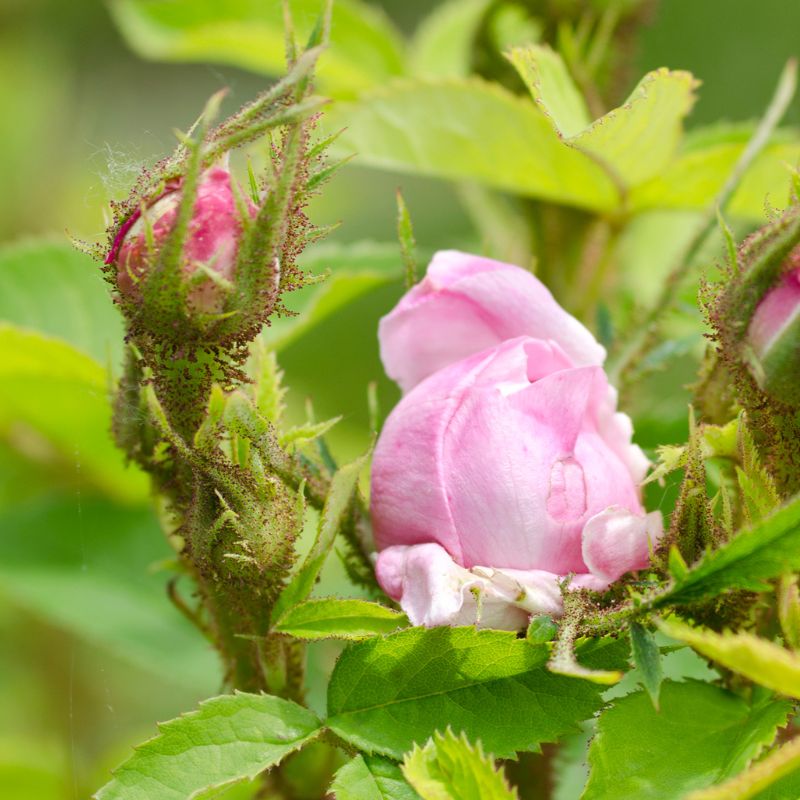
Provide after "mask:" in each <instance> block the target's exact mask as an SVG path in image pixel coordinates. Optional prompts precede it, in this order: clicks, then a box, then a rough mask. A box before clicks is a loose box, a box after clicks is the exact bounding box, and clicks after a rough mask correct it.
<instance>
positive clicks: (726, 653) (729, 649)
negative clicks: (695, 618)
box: [659, 620, 800, 699]
mask: <svg viewBox="0 0 800 800" xmlns="http://www.w3.org/2000/svg"><path fill="white" fill-rule="evenodd" d="M659 628H660V629H661V631H662V632H663V633H666V634H667V636H671V637H672V638H673V639H678V640H679V641H681V642H686V644H689V645H691V646H692V647H693V648H694V649H695V650H697V651H698V652H699V653H702V654H703V655H704V656H706V657H707V658H710V659H713V660H714V661H716V662H718V663H719V664H722V666H723V667H727V668H728V669H731V670H733V671H734V672H738V673H739V674H740V675H744V676H745V677H746V678H749V679H750V680H751V681H755V682H756V683H760V684H761V685H762V686H766V687H768V688H769V689H773V690H774V691H776V692H780V693H781V694H785V695H788V696H789V697H794V698H796V699H798V698H800V656H798V655H797V654H796V653H793V652H791V651H789V650H786V649H785V648H783V647H780V646H779V645H777V644H774V643H773V642H770V641H768V640H767V639H762V638H761V637H759V636H754V635H753V634H751V633H730V632H729V633H716V632H714V631H710V630H706V629H703V628H692V627H691V626H689V625H685V624H683V623H680V622H678V621H677V620H668V621H663V622H661V623H659Z"/></svg>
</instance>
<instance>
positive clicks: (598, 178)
mask: <svg viewBox="0 0 800 800" xmlns="http://www.w3.org/2000/svg"><path fill="white" fill-rule="evenodd" d="M325 117H326V118H325V120H324V124H325V125H326V126H327V127H328V128H329V129H330V130H332V131H336V130H340V129H341V128H344V127H346V130H345V131H344V133H343V134H342V136H341V138H340V139H339V140H338V142H337V143H336V148H337V152H340V151H341V152H343V153H358V162H359V163H367V164H370V165H372V166H378V167H384V168H387V169H393V170H398V171H402V172H416V173H422V174H427V175H435V176H438V177H442V178H454V179H470V180H476V181H480V182H482V183H485V184H487V185H489V186H494V187H496V188H499V189H506V190H508V191H511V192H515V193H517V194H524V195H530V196H533V197H541V198H543V199H547V200H553V201H555V202H561V203H566V204H569V205H575V206H580V207H583V208H588V209H593V210H610V209H613V208H615V207H616V205H617V202H618V194H617V192H616V190H615V189H614V184H613V182H612V181H611V179H610V178H609V177H608V176H607V174H606V173H605V172H604V171H603V169H602V168H601V167H600V166H598V165H597V164H596V163H595V162H594V161H593V160H592V159H591V158H589V157H588V156H586V155H584V154H583V153H580V152H578V151H577V150H575V149H574V148H571V147H567V146H565V145H564V143H563V142H562V141H561V140H560V139H559V137H558V135H557V134H556V132H555V131H554V130H553V128H552V126H551V125H550V123H549V122H548V120H547V118H546V117H545V116H544V115H543V114H541V113H540V112H539V111H538V109H537V108H536V107H535V106H534V105H533V104H532V103H531V101H530V99H526V98H522V97H517V96H516V95H513V94H511V93H510V92H508V91H506V90H505V89H502V88H501V87H500V86H498V85H497V84H491V83H486V82H484V81H481V80H479V79H477V78H472V79H461V80H456V79H450V80H418V81H398V82H395V83H392V84H391V85H389V86H387V87H385V88H383V89H381V90H376V91H375V92H371V93H369V94H367V95H364V96H363V97H362V98H361V99H360V100H359V101H358V102H357V103H339V104H337V105H336V106H335V107H334V108H331V109H330V111H329V113H327V114H326V115H325Z"/></svg>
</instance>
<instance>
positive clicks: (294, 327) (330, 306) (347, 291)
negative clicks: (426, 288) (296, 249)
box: [262, 242, 403, 350]
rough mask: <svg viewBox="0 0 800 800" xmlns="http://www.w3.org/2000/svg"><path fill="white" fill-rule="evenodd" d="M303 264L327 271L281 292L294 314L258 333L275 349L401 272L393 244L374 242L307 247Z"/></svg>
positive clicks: (399, 260)
mask: <svg viewBox="0 0 800 800" xmlns="http://www.w3.org/2000/svg"><path fill="white" fill-rule="evenodd" d="M303 268H304V269H305V270H306V271H309V272H311V273H321V272H323V271H324V270H326V269H327V270H330V271H331V275H330V276H329V277H327V278H326V279H325V280H324V281H323V282H322V283H320V284H316V285H310V286H307V287H304V288H302V289H300V290H298V291H296V292H291V293H290V294H288V295H286V296H285V299H286V306H287V308H288V309H289V310H290V311H292V312H293V313H294V314H296V316H292V317H283V318H281V319H275V320H271V322H270V325H269V327H268V328H266V329H265V331H264V333H263V334H262V338H263V340H264V342H265V343H266V344H267V345H269V346H270V347H272V348H274V349H276V350H282V349H284V348H286V347H288V346H289V345H290V344H292V343H293V342H294V341H296V340H297V339H298V338H300V337H301V336H303V335H305V334H306V333H308V332H310V331H311V330H313V328H314V327H316V326H317V325H319V324H320V323H321V322H323V321H324V320H326V319H327V318H328V317H330V316H331V315H332V314H334V313H335V312H336V311H338V310H339V309H340V308H342V307H343V306H345V305H347V304H348V303H351V302H353V301H354V300H356V299H358V298H359V297H361V296H363V295H364V294H366V293H367V292H369V291H370V290H372V289H375V288H377V287H378V286H385V285H387V284H389V283H391V282H393V281H399V280H401V278H402V275H403V270H402V263H401V259H400V251H399V249H398V247H397V245H396V244H378V243H376V242H358V243H357V244H348V245H340V244H330V245H322V246H317V247H314V248H313V249H311V248H309V250H308V251H307V252H306V254H305V256H304V258H303Z"/></svg>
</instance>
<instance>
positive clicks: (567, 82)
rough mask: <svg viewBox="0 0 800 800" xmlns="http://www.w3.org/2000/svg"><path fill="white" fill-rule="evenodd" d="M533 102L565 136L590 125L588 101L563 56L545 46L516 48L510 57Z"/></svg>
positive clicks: (573, 134) (567, 136)
mask: <svg viewBox="0 0 800 800" xmlns="http://www.w3.org/2000/svg"><path fill="white" fill-rule="evenodd" d="M508 59H509V61H511V63H512V64H513V65H514V67H515V69H516V70H517V72H518V73H519V75H520V77H521V78H522V80H523V81H525V85H526V86H527V87H528V90H529V91H530V93H531V95H532V96H533V99H534V101H535V102H536V103H537V105H538V106H539V108H541V110H542V112H543V113H544V114H545V116H547V117H548V118H549V119H550V121H551V122H552V124H553V126H554V127H555V129H556V132H557V133H558V134H559V135H560V136H563V137H565V138H569V137H571V136H575V135H576V134H578V133H580V132H581V131H582V130H584V129H585V128H588V127H589V124H590V123H591V121H592V120H591V117H590V116H589V110H588V109H587V108H586V102H585V100H584V99H583V97H582V96H581V93H580V92H579V91H578V87H577V86H575V83H574V82H573V80H572V77H571V76H570V74H569V71H568V70H567V67H566V65H565V64H564V61H563V60H562V58H561V56H560V55H559V54H558V53H556V52H554V51H553V50H552V49H551V48H549V47H547V46H545V45H527V46H525V47H514V48H512V50H511V52H510V53H509V56H508Z"/></svg>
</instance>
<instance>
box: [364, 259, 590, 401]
mask: <svg viewBox="0 0 800 800" xmlns="http://www.w3.org/2000/svg"><path fill="white" fill-rule="evenodd" d="M518 336H529V337H533V338H536V339H552V340H553V341H555V342H557V343H558V345H559V346H560V347H561V348H562V349H563V351H564V352H565V353H566V355H567V356H568V358H569V359H570V360H571V361H572V362H573V363H574V364H577V365H584V364H602V363H603V360H604V359H605V350H604V349H603V347H602V346H601V345H600V344H598V343H597V342H596V341H595V339H594V337H593V336H592V334H591V333H590V332H589V331H588V330H587V329H586V328H585V327H584V326H583V325H582V324H581V323H580V322H578V320H576V319H575V318H574V317H572V316H571V315H570V314H568V313H567V312H566V311H565V310H564V309H563V308H561V306H559V305H558V303H557V302H556V301H555V299H554V298H553V296H552V295H551V294H550V292H549V291H548V289H547V288H546V287H545V286H544V285H543V284H542V283H541V282H540V281H539V280H537V279H536V278H535V277H534V276H533V275H532V274H531V273H529V272H527V271H526V270H524V269H520V268H519V267H515V266H513V265H511V264H504V263H502V262H499V261H493V260H492V259H487V258H481V257H479V256H473V255H469V254H466V253H459V252H457V251H452V250H448V251H443V252H440V253H437V254H436V255H435V256H434V258H433V261H432V262H431V264H430V266H429V267H428V273H427V275H426V277H425V278H424V279H423V280H422V281H421V282H420V283H419V284H417V285H416V286H414V287H413V288H412V289H411V290H410V291H409V292H408V293H407V294H406V295H405V296H404V297H403V298H402V299H401V300H400V302H399V303H398V305H397V306H396V307H395V308H394V309H393V310H392V311H391V312H390V313H389V314H388V315H387V316H385V317H384V318H383V319H382V320H381V323H380V326H379V331H378V337H379V340H380V345H381V358H382V360H383V364H384V367H385V369H386V374H387V375H389V377H391V378H393V379H394V380H395V381H397V383H398V384H399V385H400V387H401V388H402V389H403V391H409V390H410V389H411V388H412V387H413V386H415V385H416V384H418V383H419V382H420V381H421V380H423V379H424V378H425V377H427V376H428V375H431V374H432V373H434V372H435V371H436V370H439V369H441V368H442V367H445V366H447V365H448V364H452V363H453V362H455V361H458V360H460V359H462V358H465V357H466V356H468V355H470V354H472V353H475V352H478V351H480V350H483V349H485V348H487V347H491V346H493V345H496V344H499V343H500V342H503V341H505V340H507V339H512V338H515V337H518Z"/></svg>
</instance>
